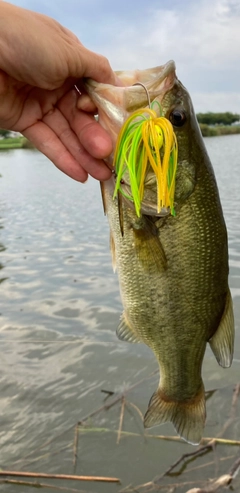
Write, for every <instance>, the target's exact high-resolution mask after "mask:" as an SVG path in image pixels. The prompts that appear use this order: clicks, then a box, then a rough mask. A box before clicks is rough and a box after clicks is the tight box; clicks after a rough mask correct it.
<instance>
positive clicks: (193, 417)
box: [144, 383, 206, 445]
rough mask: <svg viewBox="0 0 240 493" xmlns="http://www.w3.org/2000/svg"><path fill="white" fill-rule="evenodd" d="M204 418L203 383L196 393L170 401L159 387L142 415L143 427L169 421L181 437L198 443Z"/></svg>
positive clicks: (192, 442)
mask: <svg viewBox="0 0 240 493" xmlns="http://www.w3.org/2000/svg"><path fill="white" fill-rule="evenodd" d="M205 419H206V407H205V394H204V387H203V383H202V385H201V388H200V390H199V392H198V393H197V395H196V396H195V397H193V398H192V399H189V400H186V401H176V400H175V401H171V400H169V399H168V398H167V396H165V395H164V394H163V392H162V391H161V389H160V388H158V390H157V391H156V392H155V393H154V394H153V396H152V398H151V400H150V402H149V407H148V410H147V412H146V414H145V417H144V426H145V428H151V426H155V425H158V424H161V423H165V422H166V421H171V422H172V423H173V425H174V427H175V429H176V431H177V433H178V434H179V435H180V437H181V438H183V439H184V440H186V442H188V443H191V444H192V445H198V444H199V442H200V440H201V438H202V434H203V429H204V425H205Z"/></svg>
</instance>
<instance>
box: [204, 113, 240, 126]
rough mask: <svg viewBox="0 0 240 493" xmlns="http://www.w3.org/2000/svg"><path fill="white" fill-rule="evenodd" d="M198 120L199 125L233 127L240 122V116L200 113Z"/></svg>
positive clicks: (234, 114)
mask: <svg viewBox="0 0 240 493" xmlns="http://www.w3.org/2000/svg"><path fill="white" fill-rule="evenodd" d="M197 119H198V122H199V123H203V124H206V125H232V124H233V123H236V122H239V121H240V115H238V114H236V113H230V112H229V111H227V112H226V113H210V112H208V113H198V114H197Z"/></svg>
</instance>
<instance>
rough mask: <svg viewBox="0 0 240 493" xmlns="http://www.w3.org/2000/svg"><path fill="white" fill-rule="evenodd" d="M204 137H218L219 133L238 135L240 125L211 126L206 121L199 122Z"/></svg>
mask: <svg viewBox="0 0 240 493" xmlns="http://www.w3.org/2000/svg"><path fill="white" fill-rule="evenodd" d="M199 126H200V129H201V132H202V136H203V137H217V136H219V135H236V134H240V125H214V126H209V125H206V123H200V124H199Z"/></svg>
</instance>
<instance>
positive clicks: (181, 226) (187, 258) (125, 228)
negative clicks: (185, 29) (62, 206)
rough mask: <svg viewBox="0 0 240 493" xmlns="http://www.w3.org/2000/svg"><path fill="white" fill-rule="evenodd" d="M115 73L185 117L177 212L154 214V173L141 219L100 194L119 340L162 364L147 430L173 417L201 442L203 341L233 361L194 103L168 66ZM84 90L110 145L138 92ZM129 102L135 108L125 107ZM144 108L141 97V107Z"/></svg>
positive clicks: (223, 248) (223, 251)
mask: <svg viewBox="0 0 240 493" xmlns="http://www.w3.org/2000/svg"><path fill="white" fill-rule="evenodd" d="M152 74H154V77H153V76H152ZM147 75H148V77H149V83H148V82H147ZM119 76H120V77H122V80H123V82H124V80H125V77H127V80H128V83H129V81H130V80H132V83H135V82H136V81H138V80H139V81H140V82H141V80H144V83H145V84H146V86H147V89H148V92H149V96H150V98H151V87H153V88H154V94H153V96H152V98H153V99H154V98H155V99H156V100H157V101H158V102H159V103H160V104H161V106H162V109H163V114H164V115H165V117H166V118H168V117H169V118H170V116H169V115H171V112H172V111H173V109H174V108H176V109H177V111H178V112H180V113H181V112H182V114H183V115H184V118H185V123H184V125H182V126H181V127H179V128H178V126H176V128H175V129H174V130H175V133H176V137H177V142H178V167H177V173H176V183H175V197H174V209H175V211H176V215H171V214H170V213H169V214H168V215H165V216H164V217H159V215H158V214H157V209H156V203H157V185H156V181H155V182H154V179H152V175H151V170H150V171H148V173H147V175H146V179H145V189H144V199H143V202H142V205H141V217H140V218H139V217H137V215H136V212H135V210H134V207H133V206H132V204H131V203H130V201H129V200H128V199H126V198H124V197H123V198H121V200H120V198H119V197H118V199H115V200H113V193H114V188H115V180H116V178H115V176H114V175H113V176H112V178H111V179H110V180H109V181H108V182H106V183H104V184H102V191H103V197H104V205H105V208H106V213H107V216H108V220H109V225H110V231H111V249H112V254H113V259H114V261H115V262H116V267H117V272H118V277H119V284H120V291H121V297H122V302H123V307H124V312H123V315H122V318H121V322H120V325H119V327H118V329H117V335H118V337H119V338H120V339H122V340H124V341H128V342H142V343H145V344H146V345H148V346H149V347H150V348H151V349H152V350H153V352H154V354H155V356H156V359H157V361H158V363H159V368H160V382H159V387H158V389H157V391H156V392H155V393H154V394H153V396H152V398H151V400H150V403H149V407H148V410H147V413H146V415H145V419H144V425H145V426H146V427H150V426H154V425H156V424H160V423H163V422H166V421H171V422H172V423H173V425H174V426H175V429H176V430H177V432H178V433H179V435H180V436H182V438H184V439H185V440H186V441H188V442H190V443H193V444H197V443H199V441H200V440H201V437H202V433H203V429H204V424H205V417H206V410H205V395H204V386H203V382H202V377H201V370H202V361H203V357H204V353H205V349H206V345H207V343H208V342H209V343H210V346H211V348H212V350H213V352H214V354H215V356H216V358H217V361H218V363H219V364H220V365H222V366H223V367H227V366H230V365H231V361H232V357H233V343H234V319H233V309H232V300H231V294H230V291H229V287H228V247H227V232H226V226H225V222H224V218H223V214H222V208H221V204H220V199H219V193H218V189H217V184H216V180H215V177H214V172H213V169H212V166H211V163H210V160H209V158H208V155H207V152H206V149H205V146H204V143H203V139H202V136H201V132H200V129H199V127H198V123H197V121H196V117H195V114H194V110H193V107H192V103H191V99H190V96H189V94H188V92H187V90H186V89H185V88H184V86H183V85H182V84H181V83H180V81H179V80H178V78H177V76H176V74H175V66H174V64H173V62H168V64H166V65H163V66H160V67H158V68H157V69H156V68H155V69H153V72H151V69H149V71H143V72H141V71H138V72H133V73H132V74H131V73H130V74H129V73H128V75H127V76H126V75H124V73H123V74H122V75H121V73H120V74H119ZM131 77H132V79H131ZM157 81H158V84H157ZM86 89H87V91H88V92H89V94H90V96H91V98H92V99H93V101H94V102H95V104H96V105H97V107H98V110H99V121H100V123H102V124H103V126H104V127H105V128H107V129H109V131H110V134H111V135H112V139H113V145H115V144H116V138H117V134H118V132H119V131H120V129H121V125H122V121H123V115H125V118H126V116H127V115H128V114H131V111H132V106H133V101H134V108H135V109H136V108H137V107H138V106H137V102H138V98H139V88H138V89H136V93H135V90H134V88H133V87H130V88H129V87H123V88H114V87H112V86H106V85H104V84H98V83H94V84H93V83H91V81H90V82H88V83H87V84H86ZM128 92H129V93H130V95H131V97H130V96H129V95H128ZM134 98H135V99H134ZM130 100H131V105H130V103H129V104H128V103H127V101H130ZM151 100H152V99H151ZM142 104H143V96H141V98H139V107H142ZM146 104H147V103H146ZM129 105H130V106H129ZM113 108H114V111H113ZM109 163H110V164H111V159H110V161H109ZM136 165H137V163H136ZM124 180H125V181H126V183H123V185H122V187H124V186H126V187H129V183H128V176H127V174H125V175H124ZM128 189H129V188H128ZM154 199H155V203H154ZM149 206H150V207H149ZM154 210H155V213H154V212H151V213H149V211H154ZM120 211H121V214H120ZM146 211H147V212H148V213H146ZM119 217H122V220H121V222H120V221H119ZM121 223H122V224H121Z"/></svg>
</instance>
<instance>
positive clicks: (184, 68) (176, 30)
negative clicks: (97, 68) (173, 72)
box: [13, 0, 240, 113]
mask: <svg viewBox="0 0 240 493" xmlns="http://www.w3.org/2000/svg"><path fill="white" fill-rule="evenodd" d="M13 3H15V4H21V5H23V6H25V7H26V8H32V9H34V10H41V11H42V12H44V13H46V14H48V15H51V16H53V17H55V18H56V19H57V20H58V21H59V22H61V23H62V24H64V25H65V26H66V27H68V28H69V29H71V30H72V31H74V32H75V34H76V35H77V36H78V37H79V39H80V40H81V41H82V42H83V43H84V44H85V45H86V46H87V47H88V48H89V49H92V50H94V51H97V52H98V53H102V54H104V55H105V56H107V58H109V60H110V62H111V64H112V66H113V68H114V69H134V68H147V67H151V66H156V65H162V64H164V63H165V62H166V61H168V60H170V59H174V60H175V62H176V66H177V74H178V77H179V78H180V80H181V81H182V82H183V84H184V85H185V86H186V87H187V88H188V90H189V91H190V93H191V94H194V98H195V100H196V106H197V107H198V106H200V105H204V106H205V102H204V101H207V104H209V105H210V106H211V107H209V110H213V107H215V110H216V111H218V110H219V111H220V110H221V111H224V110H225V109H226V110H227V109H229V110H230V106H231V111H233V110H234V108H235V111H236V112H239V113H240V102H239V93H240V91H239V80H240V28H239V26H240V2H239V0H191V1H190V0H185V1H184V2H183V1H180V0H172V1H171V2H169V0H162V1H161V2H159V0H151V2H146V0H138V2H131V1H130V0H121V1H120V2H112V1H110V0H82V1H81V2H78V1H77V0H68V2H67V3H66V2H63V1H58V2H54V1H53V2H50V3H49V2H47V1H46V0H41V3H40V1H39V0H15V2H13ZM226 104H229V107H228V108H227V107H226ZM235 104H236V107H235ZM218 105H220V106H219V108H218ZM223 105H224V110H223ZM199 111H200V110H199Z"/></svg>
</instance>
